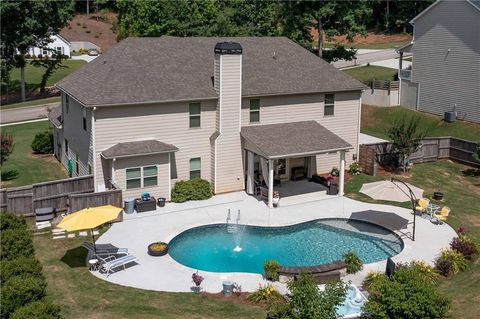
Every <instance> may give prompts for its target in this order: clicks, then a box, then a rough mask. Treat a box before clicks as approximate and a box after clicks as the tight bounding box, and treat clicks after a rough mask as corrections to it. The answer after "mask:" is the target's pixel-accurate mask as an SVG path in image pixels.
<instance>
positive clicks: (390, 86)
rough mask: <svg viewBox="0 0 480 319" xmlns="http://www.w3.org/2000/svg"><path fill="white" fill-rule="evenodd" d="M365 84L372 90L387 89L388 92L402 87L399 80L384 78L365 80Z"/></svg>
mask: <svg viewBox="0 0 480 319" xmlns="http://www.w3.org/2000/svg"><path fill="white" fill-rule="evenodd" d="M363 83H364V84H366V85H367V86H369V87H370V89H371V90H372V91H374V90H387V91H388V94H390V91H392V90H393V91H398V89H399V87H400V82H399V81H384V80H375V79H373V80H371V81H364V82H363Z"/></svg>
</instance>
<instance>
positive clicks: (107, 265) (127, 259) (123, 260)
mask: <svg viewBox="0 0 480 319" xmlns="http://www.w3.org/2000/svg"><path fill="white" fill-rule="evenodd" d="M110 258H111V257H110ZM132 262H135V263H138V260H137V257H135V256H132V255H126V256H123V257H120V258H115V257H113V259H110V260H108V261H105V262H104V263H103V264H102V265H101V266H100V272H101V273H103V274H106V275H107V277H108V276H110V273H112V272H113V270H114V269H115V268H118V267H123V270H125V269H126V268H125V265H128V264H130V263H132Z"/></svg>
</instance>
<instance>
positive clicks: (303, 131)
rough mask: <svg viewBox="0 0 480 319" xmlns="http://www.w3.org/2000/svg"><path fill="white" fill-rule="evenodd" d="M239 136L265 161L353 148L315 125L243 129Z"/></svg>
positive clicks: (298, 124) (260, 126)
mask: <svg viewBox="0 0 480 319" xmlns="http://www.w3.org/2000/svg"><path fill="white" fill-rule="evenodd" d="M241 136H242V137H243V138H244V139H245V140H247V141H248V142H250V143H252V144H253V145H255V147H257V148H258V149H259V150H261V151H262V152H263V154H264V155H265V156H267V157H268V158H282V157H286V156H292V155H298V156H301V155H308V154H310V155H313V154H315V153H323V152H328V151H339V150H348V149H351V148H352V145H350V144H349V143H347V142H346V141H344V140H343V139H342V138H340V137H339V136H338V135H336V134H334V133H332V132H331V131H329V130H328V129H326V128H325V127H323V126H322V125H320V124H318V122H316V121H303V122H291V123H281V124H268V125H254V126H246V127H242V131H241Z"/></svg>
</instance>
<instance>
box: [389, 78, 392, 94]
mask: <svg viewBox="0 0 480 319" xmlns="http://www.w3.org/2000/svg"><path fill="white" fill-rule="evenodd" d="M391 89H392V81H388V95H390V90H391Z"/></svg>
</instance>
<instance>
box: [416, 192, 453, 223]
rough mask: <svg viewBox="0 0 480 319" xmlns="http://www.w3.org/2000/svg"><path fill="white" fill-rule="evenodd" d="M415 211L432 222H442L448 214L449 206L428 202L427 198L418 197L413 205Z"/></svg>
mask: <svg viewBox="0 0 480 319" xmlns="http://www.w3.org/2000/svg"><path fill="white" fill-rule="evenodd" d="M415 211H416V212H418V213H420V214H422V216H424V217H426V218H430V220H431V221H432V222H433V221H434V222H436V223H437V224H443V222H444V221H446V220H447V218H448V215H449V214H450V208H449V207H447V206H443V207H441V206H439V205H436V204H433V203H430V200H429V199H428V198H420V199H419V200H418V203H417V207H415Z"/></svg>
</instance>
